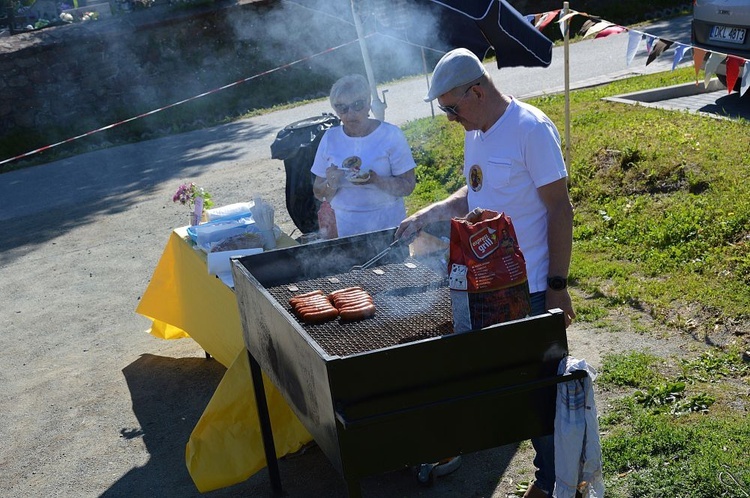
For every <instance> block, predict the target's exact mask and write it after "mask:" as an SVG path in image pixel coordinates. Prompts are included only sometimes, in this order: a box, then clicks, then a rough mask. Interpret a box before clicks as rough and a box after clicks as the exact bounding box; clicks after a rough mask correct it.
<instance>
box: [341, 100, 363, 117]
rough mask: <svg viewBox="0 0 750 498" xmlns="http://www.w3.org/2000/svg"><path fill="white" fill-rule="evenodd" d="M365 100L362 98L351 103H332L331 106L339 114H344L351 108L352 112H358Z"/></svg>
mask: <svg viewBox="0 0 750 498" xmlns="http://www.w3.org/2000/svg"><path fill="white" fill-rule="evenodd" d="M365 105H366V102H365V100H364V99H360V100H355V101H354V102H352V103H351V104H333V108H334V109H335V110H336V112H338V113H339V114H346V113H347V112H349V109H351V110H352V111H354V112H359V111H361V110H362V109H364V108H365Z"/></svg>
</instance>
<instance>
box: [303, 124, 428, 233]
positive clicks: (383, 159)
mask: <svg viewBox="0 0 750 498" xmlns="http://www.w3.org/2000/svg"><path fill="white" fill-rule="evenodd" d="M352 156H354V157H358V158H359V159H360V160H361V170H362V171H374V172H375V173H377V174H378V175H380V176H398V175H402V174H404V173H406V172H407V171H410V170H412V169H414V168H415V167H416V164H415V163H414V158H413V157H412V155H411V149H410V148H409V144H408V143H407V142H406V137H405V136H404V134H403V132H402V131H401V129H400V128H399V127H398V126H395V125H392V124H390V123H385V122H381V123H380V124H379V125H378V127H377V128H376V129H375V131H373V132H372V133H370V134H369V135H367V136H366V137H350V136H348V135H347V134H346V133H344V129H343V127H342V126H334V127H333V128H330V129H328V130H327V131H326V133H325V135H323V138H322V139H321V140H320V145H319V146H318V151H317V153H316V154H315V161H314V162H313V165H312V168H311V171H312V172H313V174H315V175H317V176H319V177H322V178H325V176H326V168H328V166H330V165H331V164H334V165H336V166H339V167H340V166H342V165H343V164H344V161H345V160H346V159H348V158H350V157H352ZM329 201H330V203H331V207H332V208H333V210H334V211H335V212H336V225H337V228H338V232H339V236H340V237H343V236H346V235H354V234H356V233H364V232H369V231H374V230H382V229H385V228H392V227H395V226H398V225H399V223H401V221H402V220H403V219H404V218H405V217H406V208H405V205H404V199H403V197H397V196H394V195H391V194H389V193H388V192H385V191H384V190H381V189H380V188H378V187H376V186H375V185H354V184H352V183H350V182H349V181H347V180H343V181H342V183H341V186H340V188H339V190H338V192H336V195H334V196H333V199H330V200H329Z"/></svg>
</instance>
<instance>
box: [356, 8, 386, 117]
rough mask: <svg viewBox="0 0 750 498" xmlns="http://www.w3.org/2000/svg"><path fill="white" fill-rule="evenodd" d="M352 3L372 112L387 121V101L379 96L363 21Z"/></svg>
mask: <svg viewBox="0 0 750 498" xmlns="http://www.w3.org/2000/svg"><path fill="white" fill-rule="evenodd" d="M351 5H352V17H353V18H354V28H355V29H356V30H357V38H359V48H360V50H362V59H363V60H364V63H365V72H366V73H367V81H368V82H369V83H370V93H371V94H372V104H371V109H372V114H373V115H374V116H375V119H378V120H380V121H385V108H386V107H387V105H386V103H385V102H383V101H381V100H380V98H379V97H378V86H377V85H376V84H375V76H374V75H373V72H372V63H371V62H370V53H369V52H368V51H367V44H366V43H365V38H364V35H363V33H362V23H361V22H360V20H359V15H358V14H357V10H356V9H355V8H354V0H351Z"/></svg>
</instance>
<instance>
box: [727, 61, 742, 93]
mask: <svg viewBox="0 0 750 498" xmlns="http://www.w3.org/2000/svg"><path fill="white" fill-rule="evenodd" d="M743 60H744V59H740V58H739V57H735V56H733V55H730V56H727V93H732V90H734V85H735V83H737V77H738V76H739V75H740V66H741V65H742V61H743Z"/></svg>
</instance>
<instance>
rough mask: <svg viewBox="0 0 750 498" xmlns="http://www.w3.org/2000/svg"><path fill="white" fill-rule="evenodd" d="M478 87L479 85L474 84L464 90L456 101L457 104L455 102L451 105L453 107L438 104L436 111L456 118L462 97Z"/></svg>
mask: <svg viewBox="0 0 750 498" xmlns="http://www.w3.org/2000/svg"><path fill="white" fill-rule="evenodd" d="M478 85H479V83H474V84H473V85H471V86H470V87H469V88H467V89H466V90H464V93H463V95H461V98H460V99H458V102H456V103H455V104H453V105H440V104H438V109H440V110H441V111H443V112H444V113H446V114H447V115H449V116H453V117H458V104H460V103H461V101H462V100H463V99H464V97H466V96H467V95H468V94H469V90H471V89H472V88H474V87H475V86H478Z"/></svg>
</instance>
